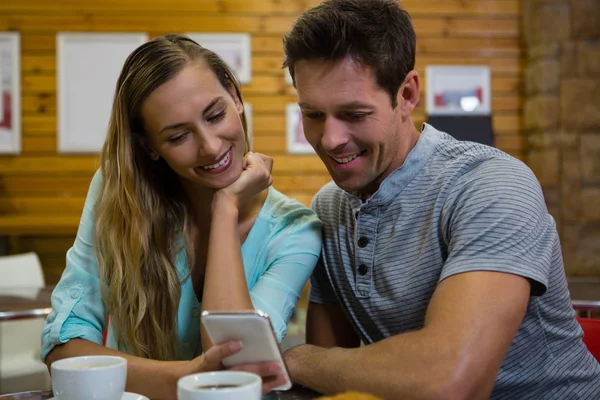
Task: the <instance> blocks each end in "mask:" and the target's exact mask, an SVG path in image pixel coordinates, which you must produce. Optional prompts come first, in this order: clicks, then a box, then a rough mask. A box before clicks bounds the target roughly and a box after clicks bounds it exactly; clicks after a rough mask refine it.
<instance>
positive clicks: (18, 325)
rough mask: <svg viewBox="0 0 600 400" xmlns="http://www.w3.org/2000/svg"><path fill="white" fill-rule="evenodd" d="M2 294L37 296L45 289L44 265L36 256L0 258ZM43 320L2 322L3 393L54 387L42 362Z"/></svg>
mask: <svg viewBox="0 0 600 400" xmlns="http://www.w3.org/2000/svg"><path fill="white" fill-rule="evenodd" d="M0 282H1V285H2V287H1V288H0V289H1V290H2V293H3V294H9V295H12V296H21V297H28V298H35V297H37V293H38V290H39V289H41V288H43V287H44V286H45V280H44V273H43V271H42V265H41V263H40V260H39V258H38V256H37V254H35V253H24V254H18V255H10V256H0ZM44 321H45V318H44V317H38V318H31V319H22V320H15V321H2V322H0V394H6V393H15V392H23V391H29V390H38V389H48V388H50V387H51V386H52V384H51V379H50V374H49V373H48V369H47V368H46V365H45V364H44V363H43V362H42V361H41V360H40V352H41V335H42V329H43V326H44Z"/></svg>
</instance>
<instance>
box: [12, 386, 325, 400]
mask: <svg viewBox="0 0 600 400" xmlns="http://www.w3.org/2000/svg"><path fill="white" fill-rule="evenodd" d="M318 397H319V394H318V393H315V392H313V391H311V390H308V389H304V388H296V387H294V388H292V389H290V390H288V391H285V392H271V393H269V394H267V395H266V396H263V400H312V399H317V398H318ZM50 398H52V390H36V391H33V392H23V393H16V394H8V395H3V396H0V399H3V400H24V399H27V400H47V399H50Z"/></svg>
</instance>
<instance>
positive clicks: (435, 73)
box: [425, 65, 492, 115]
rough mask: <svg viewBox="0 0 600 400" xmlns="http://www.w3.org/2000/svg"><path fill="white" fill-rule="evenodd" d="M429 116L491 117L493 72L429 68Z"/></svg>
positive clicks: (483, 68) (458, 67) (456, 67)
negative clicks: (491, 79) (491, 76)
mask: <svg viewBox="0 0 600 400" xmlns="http://www.w3.org/2000/svg"><path fill="white" fill-rule="evenodd" d="M425 83H426V85H427V95H426V97H427V103H426V108H427V109H426V111H427V114H428V115H489V114H490V113H491V109H492V106H491V98H492V93H491V88H490V68H489V67H488V66H483V65H482V66H478V65H464V66H463V65H428V66H427V67H426V82H425Z"/></svg>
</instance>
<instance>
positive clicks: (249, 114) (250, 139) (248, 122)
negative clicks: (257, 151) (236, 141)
mask: <svg viewBox="0 0 600 400" xmlns="http://www.w3.org/2000/svg"><path fill="white" fill-rule="evenodd" d="M244 115H246V126H247V128H248V132H246V135H247V136H248V146H249V150H250V151H253V150H252V149H253V148H254V135H253V133H254V132H253V129H252V126H253V125H252V104H250V103H244Z"/></svg>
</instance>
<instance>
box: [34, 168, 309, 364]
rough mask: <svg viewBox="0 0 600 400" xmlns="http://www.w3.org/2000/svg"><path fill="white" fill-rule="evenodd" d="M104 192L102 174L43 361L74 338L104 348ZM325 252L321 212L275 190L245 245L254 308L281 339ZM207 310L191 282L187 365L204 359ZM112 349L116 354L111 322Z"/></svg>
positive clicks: (182, 325)
mask: <svg viewBox="0 0 600 400" xmlns="http://www.w3.org/2000/svg"><path fill="white" fill-rule="evenodd" d="M101 186H102V176H101V173H100V171H98V172H96V174H95V176H94V178H93V179H92V182H91V184H90V188H89V191H88V195H87V199H86V202H85V206H84V209H83V214H82V216H81V222H80V224H79V230H78V232H77V237H76V238H75V242H74V244H73V247H71V248H70V249H69V251H68V252H67V260H66V261H67V265H66V268H65V270H64V272H63V274H62V277H61V279H60V281H59V282H58V284H57V286H56V288H55V289H54V292H53V293H52V312H51V313H50V315H48V318H47V319H46V324H45V326H44V329H43V332H42V353H41V358H42V360H45V358H46V356H47V355H48V353H49V352H50V350H52V349H53V348H54V346H57V345H59V344H62V343H66V342H67V341H69V340H70V339H75V338H81V339H86V340H89V341H92V342H95V343H98V344H101V343H102V332H103V331H104V329H105V327H106V323H105V308H104V304H103V302H102V299H101V296H100V288H99V274H98V265H97V263H96V257H95V254H94V203H95V201H96V197H97V195H98V192H99V190H100V187H101ZM320 252H321V221H320V220H319V219H318V217H317V216H316V214H315V213H314V212H313V211H312V210H310V209H308V208H307V207H305V206H303V205H302V204H300V203H299V202H297V201H295V200H292V199H289V198H288V197H286V196H285V195H283V194H282V193H280V192H278V191H277V190H275V189H274V188H272V187H271V188H269V193H268V196H267V199H266V201H265V204H264V205H263V208H262V210H261V211H260V213H259V215H258V217H257V218H256V222H255V223H254V226H253V227H252V229H251V230H250V232H249V234H248V237H247V238H246V241H245V242H244V243H243V245H242V258H243V262H244V270H245V272H246V281H247V282H248V289H249V291H250V298H251V300H252V303H253V305H254V308H255V309H259V310H262V311H264V312H266V313H267V314H269V316H270V318H271V323H272V324H273V328H274V330H275V333H276V335H277V338H278V340H279V341H281V340H282V339H283V338H284V337H285V335H286V333H287V328H286V327H287V323H288V321H289V319H290V317H291V315H292V312H293V310H294V307H295V306H296V302H297V301H298V298H299V297H300V293H301V291H302V289H303V287H304V285H305V283H306V282H307V280H308V279H309V277H310V275H311V273H312V271H313V268H314V266H315V264H316V262H317V260H318V258H319V253H320ZM177 268H178V270H179V272H180V276H186V275H187V270H188V267H187V264H186V256H185V252H184V251H182V252H181V253H180V254H179V255H178V257H177ZM200 309H201V304H200V302H199V301H198V299H197V298H196V295H195V293H194V289H193V287H192V280H191V279H186V280H184V281H183V282H182V284H181V298H180V301H179V310H178V320H177V322H178V327H177V335H178V340H179V354H180V358H181V359H184V360H186V359H192V358H194V357H196V356H198V355H200V354H201V353H202V346H201V341H200ZM106 345H107V347H111V348H116V339H115V337H114V334H113V331H112V329H111V328H110V324H109V330H108V337H107V343H106Z"/></svg>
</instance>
